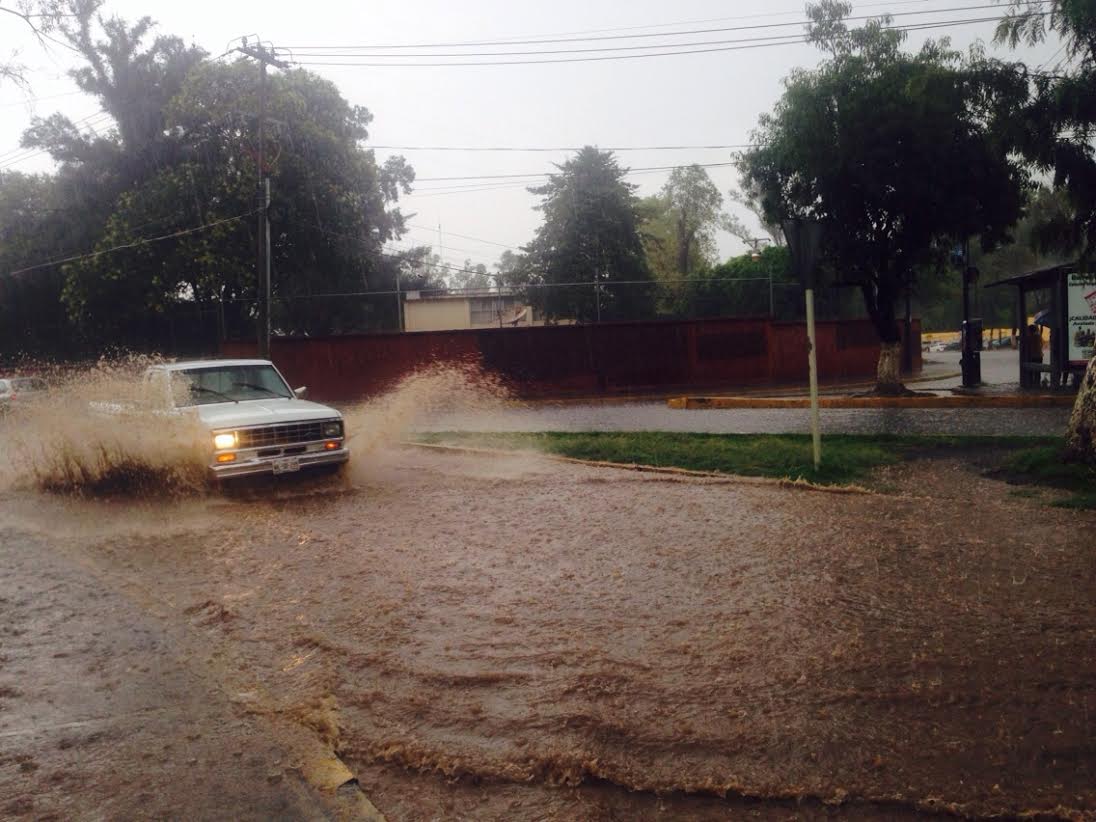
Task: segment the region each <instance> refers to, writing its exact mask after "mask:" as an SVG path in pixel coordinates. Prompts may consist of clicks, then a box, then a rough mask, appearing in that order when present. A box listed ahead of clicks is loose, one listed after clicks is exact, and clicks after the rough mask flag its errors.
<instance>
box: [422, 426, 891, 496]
mask: <svg viewBox="0 0 1096 822" xmlns="http://www.w3.org/2000/svg"><path fill="white" fill-rule="evenodd" d="M400 445H402V446H404V447H406V448H421V449H422V450H424V451H442V452H445V453H449V454H464V455H467V456H474V457H512V456H514V455H517V454H535V455H536V456H538V457H540V458H542V459H546V460H550V461H551V462H562V463H566V464H569V465H583V466H586V467H587V468H611V469H614V470H617V471H634V472H637V473H640V474H661V475H665V476H671V477H682V478H686V479H696V480H708V481H716V482H719V483H720V484H725V485H760V486H768V487H777V488H786V489H789V490H793V491H815V492H818V493H821V494H854V495H866V496H875V494H876V492H875V491H872V490H870V489H868V488H864V487H863V486H860V485H818V484H817V483H813V482H810V481H809V480H804V479H791V478H790V477H784V478H783V479H777V478H775V477H751V476H747V475H745V474H723V473H720V472H719V471H693V470H690V469H688V468H671V467H667V466H662V465H641V464H639V463H634V462H607V461H604V460H583V459H578V458H577V457H564V456H561V455H559V454H546V453H543V452H541V451H509V450H506V449H504V448H477V447H475V446H469V445H445V444H443V443H434V442H414V441H412V440H402V441H401V442H400Z"/></svg>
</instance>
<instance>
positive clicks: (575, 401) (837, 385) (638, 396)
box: [508, 371, 962, 407]
mask: <svg viewBox="0 0 1096 822" xmlns="http://www.w3.org/2000/svg"><path fill="white" fill-rule="evenodd" d="M961 376H962V374H960V373H959V372H958V371H956V372H954V373H950V372H946V373H943V374H935V375H933V374H929V375H927V376H915V377H904V378H903V379H902V383H903V384H904V385H918V384H920V383H927V382H932V383H935V382H944V381H945V380H953V379H954V380H957V379H959V378H960V377H961ZM874 387H875V381H874V380H863V381H858V382H840V381H837V382H823V383H822V384H821V385H819V391H820V392H821V393H822V394H823V395H827V394H828V395H834V394H838V393H843V392H849V391H858V390H861V389H863V390H865V391H867V390H868V389H871V388H874ZM677 390H679V391H680V390H681V389H677ZM701 390H704V389H701ZM715 390H716V392H717V393H715V394H713V395H711V396H716V397H724V396H734V397H740V396H745V397H760V396H767V397H787V396H799V395H801V394H802V393H803V392H804V391H805V390H806V386H804V385H802V384H799V383H797V384H794V385H782V386H776V387H773V386H767V387H766V386H742V387H739V388H731V389H727V390H728V391H737V392H738V393H737V394H733V395H732V394H722V393H718V392H719V390H720V389H715ZM679 396H680V394H675V393H674V392H673V391H650V392H643V391H637V392H630V393H624V394H576V395H574V396H566V397H527V398H524V399H514V400H510V401H508V404H509V405H514V406H518V407H523V406H531V407H537V406H544V405H548V406H553V405H558V406H567V405H633V404H635V403H642V402H658V401H660V400H667V401H668V400H673V399H677V398H678V397H679Z"/></svg>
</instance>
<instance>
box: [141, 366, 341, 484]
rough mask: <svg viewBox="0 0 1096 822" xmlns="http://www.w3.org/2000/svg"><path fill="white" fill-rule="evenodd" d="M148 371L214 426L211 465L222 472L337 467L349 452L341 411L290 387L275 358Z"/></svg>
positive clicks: (183, 406)
mask: <svg viewBox="0 0 1096 822" xmlns="http://www.w3.org/2000/svg"><path fill="white" fill-rule="evenodd" d="M145 378H146V380H148V381H149V382H150V383H151V385H152V386H153V387H154V389H155V390H156V391H159V390H163V391H164V392H165V394H166V395H167V400H168V402H169V404H170V405H171V406H173V407H174V408H175V409H176V411H177V412H178V411H191V412H192V413H195V414H196V415H197V418H198V420H199V422H200V423H201V424H202V426H203V427H204V428H205V429H207V430H208V432H209V446H210V452H209V470H210V472H211V474H212V475H213V476H214V477H215V478H217V479H225V478H229V477H241V476H247V475H251V474H286V473H291V472H295V471H300V470H302V469H309V468H315V467H318V466H332V467H338V466H339V465H340V464H342V463H345V462H346V461H347V460H348V459H350V451H349V450H348V449H347V447H346V439H345V434H346V432H345V430H344V425H343V418H342V415H341V414H340V413H339V412H338V411H336V410H335V409H333V408H328V407H327V406H326V405H320V404H319V403H315V402H308V401H307V400H304V399H302V395H303V394H304V389H303V388H298V389H297V390H295V391H294V390H293V389H291V388H290V387H289V385H288V384H287V383H286V381H285V379H284V378H283V377H282V375H281V374H280V373H279V372H278V369H276V368H275V367H274V364H273V363H271V362H270V361H269V360H199V361H193V362H176V363H168V364H163V365H154V366H152V367H150V368H149V369H148V371H147V372H146V375H145ZM161 386H162V389H161Z"/></svg>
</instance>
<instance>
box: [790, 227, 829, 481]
mask: <svg viewBox="0 0 1096 822" xmlns="http://www.w3.org/2000/svg"><path fill="white" fill-rule="evenodd" d="M783 228H784V236H785V237H786V238H787V240H788V251H789V252H790V253H791V258H792V269H793V270H794V271H795V273H796V275H797V276H798V278H799V280H800V282H802V283H803V284H804V286H805V291H804V296H805V299H806V302H807V367H808V371H809V374H810V385H811V446H812V451H813V455H814V470H815V471H817V470H818V469H819V468H820V467H821V465H822V430H821V427H820V423H819V418H818V355H817V353H816V346H815V334H814V279H815V277H814V274H815V267H816V266H817V264H818V252H819V249H820V247H821V245H822V224H821V223H819V222H818V221H817V220H807V219H802V218H795V219H789V220H785V221H784V223H783Z"/></svg>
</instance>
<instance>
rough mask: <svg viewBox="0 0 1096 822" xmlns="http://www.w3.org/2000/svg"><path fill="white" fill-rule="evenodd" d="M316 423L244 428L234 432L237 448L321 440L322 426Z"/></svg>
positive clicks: (319, 421) (318, 422) (264, 446)
mask: <svg viewBox="0 0 1096 822" xmlns="http://www.w3.org/2000/svg"><path fill="white" fill-rule="evenodd" d="M324 422H330V420H318V421H316V422H292V423H288V424H286V425H264V426H263V427H262V428H244V429H241V430H239V431H237V432H236V437H237V441H238V442H239V445H238V446H237V447H238V448H267V447H269V446H271V445H289V444H291V443H294V442H312V441H314V440H322V439H323V424H324Z"/></svg>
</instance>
